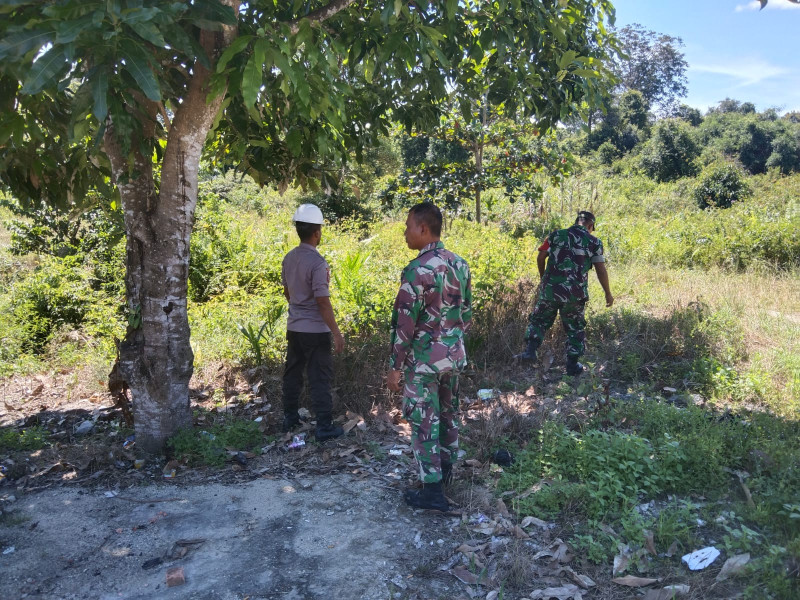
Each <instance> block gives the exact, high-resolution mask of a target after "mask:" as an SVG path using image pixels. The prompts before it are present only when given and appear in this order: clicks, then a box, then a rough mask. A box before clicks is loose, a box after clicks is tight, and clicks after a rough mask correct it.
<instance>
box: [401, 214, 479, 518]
mask: <svg viewBox="0 0 800 600" xmlns="http://www.w3.org/2000/svg"><path fill="white" fill-rule="evenodd" d="M441 231H442V213H441V211H440V210H439V209H438V208H437V207H436V206H435V205H434V204H432V203H431V202H423V203H421V204H417V205H416V206H414V207H412V208H411V210H410V211H409V213H408V218H407V219H406V231H405V238H406V243H407V244H408V247H409V248H411V249H412V250H419V254H418V255H417V257H416V258H415V259H414V260H412V261H411V262H410V263H409V264H408V266H407V267H406V268H405V269H403V273H402V275H401V276H400V291H399V292H398V293H397V298H396V300H395V302H394V310H393V311H392V330H391V357H390V359H389V367H390V371H389V374H388V376H387V384H388V386H389V389H390V390H392V391H395V392H399V391H400V390H401V389H402V390H403V416H404V417H405V418H406V419H407V420H408V421H409V423H410V424H411V444H412V448H413V451H414V456H415V458H416V459H417V462H418V463H419V477H420V479H421V481H422V484H423V487H422V489H415V490H414V489H408V490H406V492H405V494H404V498H405V501H406V503H407V504H409V505H410V506H413V507H414V508H427V509H434V510H440V511H447V510H448V509H449V505H448V502H447V499H446V498H445V496H444V492H443V490H442V484H443V483H444V484H445V485H446V484H448V483H449V482H450V480H451V478H452V469H453V460H454V459H455V458H456V453H457V451H458V424H457V421H456V411H457V410H458V374H459V372H460V371H461V370H462V369H464V367H465V366H466V364H467V353H466V349H465V347H464V333H465V332H466V331H467V329H469V325H470V321H471V318H472V288H471V280H470V273H469V266H468V265H467V263H466V261H465V260H464V259H462V258H461V257H459V256H457V255H455V254H453V253H452V252H450V251H449V250H445V248H444V244H442V242H441V241H440V239H439V238H440V236H441Z"/></svg>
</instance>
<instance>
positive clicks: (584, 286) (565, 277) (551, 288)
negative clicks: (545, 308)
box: [539, 225, 606, 302]
mask: <svg viewBox="0 0 800 600" xmlns="http://www.w3.org/2000/svg"><path fill="white" fill-rule="evenodd" d="M540 250H547V253H548V257H547V269H546V270H545V272H544V277H542V287H541V292H540V293H539V297H540V298H542V299H543V300H556V301H558V302H570V301H576V300H588V299H589V285H588V274H589V271H590V270H591V268H592V264H593V263H596V262H605V260H606V259H605V256H603V242H601V241H600V240H599V239H597V238H596V237H594V236H593V235H592V234H590V233H589V232H588V231H587V230H586V229H585V228H584V227H581V226H580V225H573V226H572V227H570V228H569V229H559V230H557V231H554V232H553V233H551V234H550V235H549V236H547V241H546V242H545V243H544V244H542V247H541V248H540Z"/></svg>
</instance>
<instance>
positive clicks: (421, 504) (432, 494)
mask: <svg viewBox="0 0 800 600" xmlns="http://www.w3.org/2000/svg"><path fill="white" fill-rule="evenodd" d="M403 499H404V500H405V501H406V504H408V505H409V506H410V507H412V508H423V509H426V510H438V511H441V512H447V511H448V510H450V504H449V503H448V502H447V498H445V497H444V492H443V491H442V482H441V481H437V482H436V483H425V484H423V486H422V488H421V489H416V490H412V489H407V490H406V491H405V493H404V494H403Z"/></svg>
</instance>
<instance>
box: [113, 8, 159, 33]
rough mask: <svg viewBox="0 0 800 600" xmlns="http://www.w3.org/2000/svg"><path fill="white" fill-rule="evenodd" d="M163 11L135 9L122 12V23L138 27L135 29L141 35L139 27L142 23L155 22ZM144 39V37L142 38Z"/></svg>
mask: <svg viewBox="0 0 800 600" xmlns="http://www.w3.org/2000/svg"><path fill="white" fill-rule="evenodd" d="M160 12H161V10H160V9H158V8H154V7H151V8H134V9H131V10H125V11H123V12H122V16H121V17H120V21H122V22H123V23H125V24H126V25H136V26H137V27H135V28H134V30H135V31H136V33H139V27H138V26H139V25H140V24H141V23H146V22H149V21H152V20H153V17H155V16H156V15H157V14H158V13H160ZM142 37H144V36H142Z"/></svg>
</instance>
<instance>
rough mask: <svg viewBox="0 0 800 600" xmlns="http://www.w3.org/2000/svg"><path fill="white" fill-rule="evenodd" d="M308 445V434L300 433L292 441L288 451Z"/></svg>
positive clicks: (287, 447)
mask: <svg viewBox="0 0 800 600" xmlns="http://www.w3.org/2000/svg"><path fill="white" fill-rule="evenodd" d="M305 445H306V434H305V433H298V434H297V435H295V436H293V437H292V441H291V442H289V444H288V445H287V446H286V449H287V450H297V449H298V448H302V447H303V446H305Z"/></svg>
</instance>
